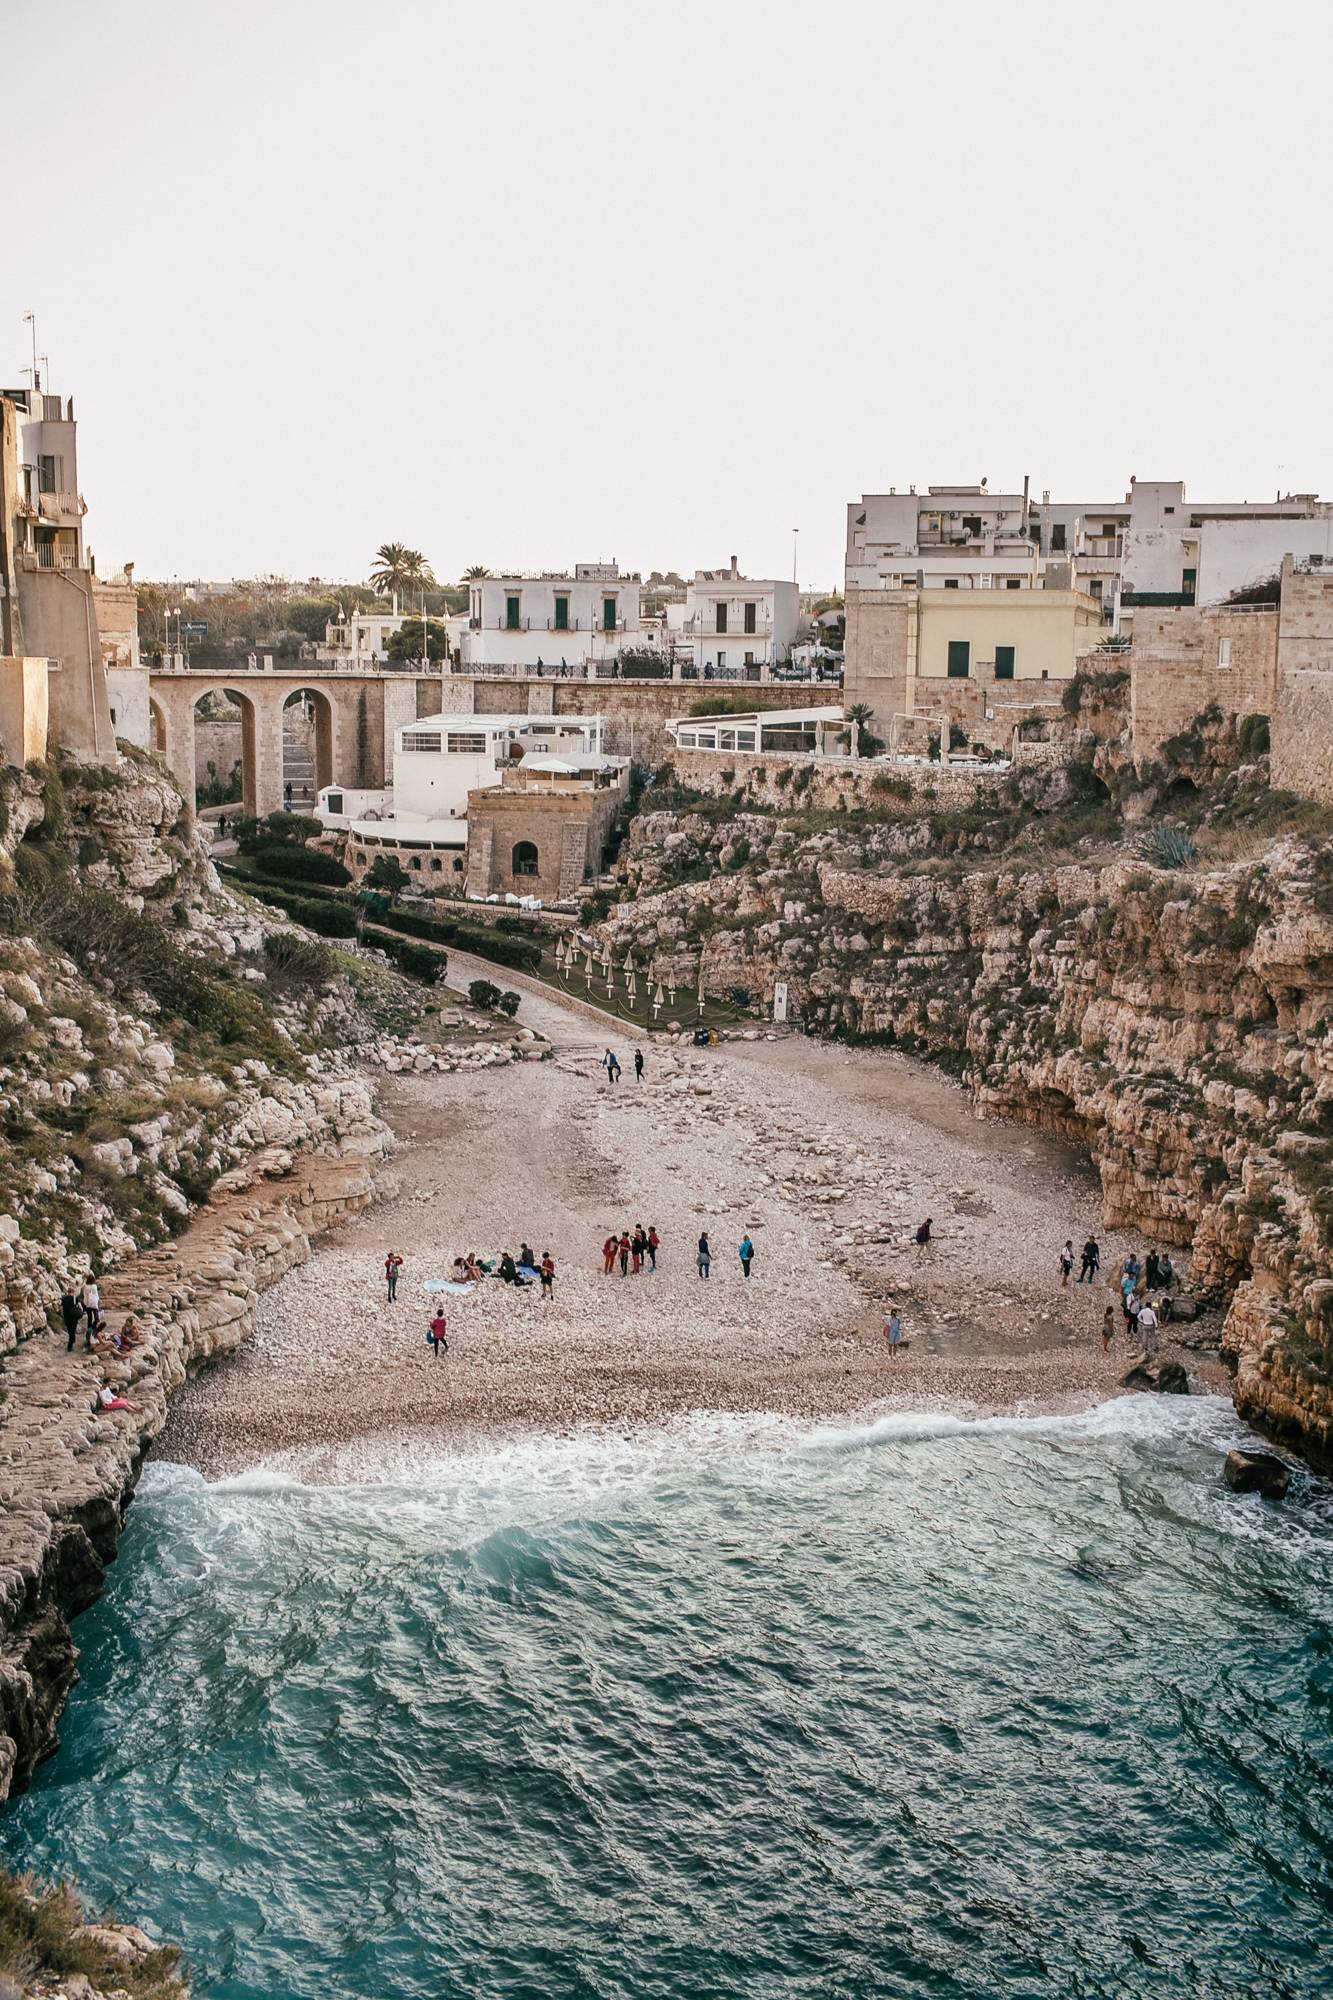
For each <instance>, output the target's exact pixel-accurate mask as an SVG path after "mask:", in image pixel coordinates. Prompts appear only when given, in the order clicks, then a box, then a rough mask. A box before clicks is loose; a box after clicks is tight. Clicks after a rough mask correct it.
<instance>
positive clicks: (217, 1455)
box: [160, 997, 1129, 1472]
mask: <svg viewBox="0 0 1333 2000" xmlns="http://www.w3.org/2000/svg"><path fill="white" fill-rule="evenodd" d="M519 1022H520V1025H529V1026H532V1027H534V1028H535V1029H537V1031H538V1032H539V1033H551V1034H552V1035H553V1036H554V1037H556V1038H558V1041H557V1052H556V1055H555V1057H554V1059H553V1060H549V1061H547V1062H544V1063H515V1064H513V1065H511V1066H507V1067H504V1068H499V1069H493V1070H489V1071H485V1072H483V1073H481V1074H479V1075H477V1076H475V1077H466V1078H465V1077H463V1076H461V1075H453V1076H434V1075H432V1076H420V1075H411V1074H405V1075H400V1076H395V1077H391V1078H387V1079H386V1088H385V1091H384V1097H383V1106H382V1108H383V1110H384V1111H385V1113H386V1115H387V1116H388V1117H389V1119H390V1121H391V1123H392V1124H393V1127H394V1129H395V1131H396V1132H397V1133H398V1135H399V1138H400V1141H401V1146H400V1150H399V1153H398V1155H397V1157H396V1160H395V1171H396V1172H397V1173H398V1175H399V1176H400V1178H401V1182H402V1193H401V1194H400V1196H399V1197H398V1198H397V1199H395V1200H394V1201H392V1202H390V1203H386V1204H382V1205H381V1206H379V1207H378V1208H376V1209H375V1210H373V1211H372V1212H371V1213H370V1214H369V1215H368V1216H366V1217H362V1218H358V1219H357V1220H356V1221H355V1222H353V1223H352V1224H351V1225H349V1226H348V1227H347V1228H346V1229H345V1230H343V1231H342V1232H340V1234H339V1235H338V1237H337V1238H336V1239H335V1240H333V1241H331V1242H330V1244H329V1245H328V1246H326V1247H324V1248H322V1249H321V1250H320V1251H319V1253H318V1255H317V1256H316V1257H315V1258H314V1259H313V1260H312V1262H311V1263H310V1264H308V1265H307V1266H305V1267H304V1268H303V1269H302V1270H300V1271H297V1272H294V1273H292V1274H291V1276H289V1277H288V1278H286V1279H284V1280H283V1281H282V1283H281V1284H280V1285H278V1286H276V1287H275V1288H274V1289H273V1290H272V1291H271V1292H269V1293H268V1294H267V1295H266V1296H265V1297H264V1299H263V1300H262V1302H261V1304H260V1308H259V1315H258V1325H257V1333H256V1338H255V1341H254V1343H253V1345H252V1346H251V1347H250V1348H248V1349H247V1350H245V1351H244V1352H243V1353H242V1354H241V1355H239V1356H238V1357H237V1358H236V1359H235V1360H233V1361H230V1362H227V1363H225V1364H223V1365H222V1366H221V1367H220V1368H218V1369H215V1370H213V1371H211V1372H210V1373H209V1375H208V1376H207V1378H205V1379H201V1380H200V1381H199V1382H198V1383H197V1384H195V1385H192V1386H191V1387H190V1388H189V1389H188V1390H187V1391H185V1392H184V1393H183V1394H182V1396H181V1397H180V1398H179V1399H178V1402H177V1404H176V1406H175V1409H174V1411H173V1415H172V1419H171V1422H170V1425H169V1427H168V1430H167V1432H166V1434H165V1436H164V1438H163V1440H162V1444H161V1447H160V1450H161V1453H162V1455H164V1456H168V1457H174V1458H178V1459H184V1460H186V1461H188V1462H192V1463H195V1464H198V1465H200V1466H201V1467H202V1468H203V1469H204V1470H206V1471H209V1472H220V1471H225V1470H230V1469H235V1468H237V1467H239V1466H242V1465H245V1464H249V1463H253V1462H254V1461H255V1460H257V1459H259V1458H263V1457H269V1456H271V1455H273V1454H275V1453H279V1452H285V1451H292V1452H295V1453H297V1454H299V1456H300V1458H301V1461H302V1463H303V1464H304V1465H305V1466H306V1467H307V1468H308V1469H310V1470H313V1471H315V1472H318V1471H319V1469H320V1468H321V1466H322V1465H324V1464H325V1463H326V1462H327V1461H326V1454H327V1452H328V1451H329V1450H331V1449H333V1448H336V1447H339V1446H342V1445H346V1444H350V1443H352V1442H354V1441H356V1440H359V1439H367V1438H373V1437H376V1436H384V1435H387V1434H392V1433H403V1432H413V1431H421V1430H427V1431H429V1432H431V1433H432V1434H436V1435H438V1434H440V1433H446V1434H455V1435H456V1434H463V1433H473V1432H476V1431H478V1430H482V1429H484V1430H488V1431H493V1430H496V1429H504V1428H510V1427H532V1426H540V1427H542V1428H547V1429H549V1428H562V1427H565V1426H568V1425H572V1424H576V1423H587V1422H593V1423H608V1424H614V1425H617V1426H620V1425H628V1424H636V1423H642V1422H649V1421H658V1420H661V1419H663V1418H666V1417H669V1416H670V1415H672V1414H674V1413H679V1412H684V1411H690V1410H761V1409H762V1410H779V1411H787V1412H791V1413H793V1414H798V1415H802V1416H808V1417H811V1418H819V1417H824V1416H833V1415H838V1414H846V1413H850V1412H853V1411H861V1410H865V1409H866V1408H867V1407H870V1406H885V1405H886V1404H889V1403H897V1404H899V1405H903V1406H910V1407H913V1408H930V1407H948V1408H955V1409H958V1408H961V1409H975V1410H985V1409H993V1408H1011V1407H1022V1406H1028V1407H1035V1406H1042V1407H1048V1406H1051V1405H1053V1404H1054V1405H1062V1404H1070V1405H1073V1404H1079V1403H1084V1402H1087V1401H1089V1400H1092V1399H1093V1398H1095V1397H1097V1396H1098V1395H1102V1394H1106V1393H1108V1392H1110V1390H1111V1389H1112V1388H1113V1386H1114V1385H1115V1383H1116V1382H1117V1381H1118V1378H1119V1376H1120V1374H1121V1373H1123V1371H1124V1369H1125V1367H1126V1365H1127V1357H1128V1350H1127V1348H1126V1345H1125V1342H1124V1338H1123V1335H1121V1336H1120V1337H1118V1339H1117V1341H1116V1345H1115V1348H1114V1349H1113V1352H1112V1355H1111V1357H1110V1359H1109V1360H1106V1359H1103V1357H1102V1355H1101V1351H1100V1345H1101V1344H1100V1339H1099V1338H1098V1330H1099V1328H1100V1325H1101V1319H1102V1312H1103V1309H1104V1307H1105V1305H1106V1304H1107V1302H1108V1300H1109V1299H1110V1297H1111V1293H1110V1291H1109V1290H1108V1289H1107V1287H1106V1286H1105V1285H1103V1286H1101V1287H1098V1288H1096V1289H1094V1288H1091V1287H1082V1288H1079V1287H1077V1286H1074V1287H1071V1288H1070V1289H1069V1290H1068V1291H1062V1290H1061V1289H1060V1287H1059V1280H1058V1274H1057V1268H1056V1266H1057V1257H1058V1252H1059V1247H1060V1244H1061V1243H1062V1242H1063V1241H1064V1239H1065V1237H1066V1236H1072V1237H1073V1238H1074V1240H1075V1243H1076V1245H1077V1244H1080V1243H1081V1242H1082V1239H1083V1236H1084V1235H1085V1234H1086V1233H1087V1232H1088V1230H1089V1229H1096V1228H1097V1223H1098V1216H1099V1202H1098V1198H1097V1189H1096V1183H1095V1180H1094V1177H1093V1176H1092V1175H1091V1173H1090V1172H1089V1170H1088V1169H1087V1168H1086V1167H1085V1166H1084V1165H1083V1164H1081V1163H1080V1162H1078V1161H1077V1160H1076V1159H1075V1158H1074V1157H1073V1156H1072V1155H1071V1154H1070V1153H1069V1152H1068V1151H1067V1150H1066V1149H1065V1148H1063V1147H1061V1146H1059V1145H1057V1144H1055V1143H1054V1142H1051V1141H1048V1140H1046V1139H1044V1138H1042V1137H1041V1136H1039V1135H1034V1134H1032V1133H1030V1132H1027V1131H1025V1130H1023V1129H1022V1128H1016V1127H1013V1126H1008V1125H1002V1124H998V1123H989V1122H987V1123H982V1122H980V1121H978V1120H977V1119H976V1118H975V1117H974V1116H973V1114H972V1112H971V1109H970V1107H969V1105H968V1101H967V1098H966V1095H965V1093H964V1092H963V1091H962V1090H961V1089H959V1088H957V1087H956V1086H954V1085H953V1084H951V1083H950V1082H949V1081H948V1080H947V1079H946V1078H943V1077H941V1076H939V1075H938V1074H936V1073H935V1072H932V1071H929V1070H926V1069H923V1068H921V1067H919V1066H917V1065H914V1064H913V1063H912V1062H911V1061H910V1060H908V1059H907V1058H904V1057H899V1056H894V1055H892V1054H888V1055H885V1054H881V1053H878V1052H876V1053H868V1052H857V1053H852V1054H849V1053H848V1052H846V1051H844V1050H842V1049H838V1048H835V1047H831V1046H829V1045H825V1044H820V1043H813V1042H807V1041H804V1040H802V1039H800V1038H796V1037H793V1038H789V1039H786V1040H782V1041H773V1042H768V1041H763V1040H760V1041H755V1042H743V1041H741V1042H734V1043H727V1044H724V1045H723V1046H722V1047H720V1048H716V1049H711V1050H707V1051H699V1050H694V1049H688V1050H684V1051H680V1052H678V1053H672V1052H671V1051H670V1050H669V1049H668V1048H667V1047H666V1046H665V1045H664V1044H663V1043H661V1042H657V1041H653V1042H650V1043H649V1044H648V1045H647V1047H646V1050H645V1061H646V1075H645V1081H644V1083H643V1084H642V1085H636V1084H635V1082H634V1080H633V1074H632V1070H631V1069H630V1067H629V1061H628V1059H629V1055H630V1050H629V1048H628V1047H623V1048H622V1050H621V1056H622V1061H625V1062H626V1066H627V1067H626V1074H625V1077H624V1078H623V1080H622V1081H621V1082H620V1083H619V1084H618V1085H617V1086H615V1087H614V1088H613V1087H610V1086H608V1084H607V1083H606V1080H605V1077H604V1076H603V1075H602V1073H601V1071H600V1070H599V1069H598V1067H597V1063H598V1058H599V1056H600V1054H601V1050H602V1048H603V1046H604V1045H605V1037H604V1036H603V1035H601V1034H599V1033H598V1031H597V1027H596V1024H595V1023H590V1022H587V1021H585V1020H584V1019H583V1018H582V1017H579V1016H577V1015H573V1014H571V1013H567V1012H566V1011H565V1010H564V1009H562V1008H561V1007H560V1005H559V1003H558V1001H556V1000H554V999H547V998H545V997H525V998H524V1001H523V1004H522V1008H521V1010H520V1014H519ZM613 1039H614V1038H613ZM926 1215H930V1216H931V1217H932V1219H933V1222H934V1230H935V1239H936V1240H935V1243H934V1245H933V1246H932V1248H931V1249H929V1250H928V1251H925V1252H922V1251H920V1250H918V1249H917V1248H916V1246H915V1244H914V1242H913V1241H912V1236H913V1232H914V1230H915V1227H916V1225H917V1223H918V1222H919V1221H921V1220H922V1218H923V1217H924V1216H926ZM640 1222H641V1223H643V1224H644V1225H645V1226H650V1225H651V1226H654V1227H656V1229H657V1230H658V1232H659V1234H660V1236H661V1238H662V1242H663V1250H662V1253H661V1255H660V1257H659V1268H658V1269H657V1271H656V1272H649V1271H645V1272H644V1273H643V1274H641V1275H639V1276H637V1277H636V1276H632V1275H631V1276H629V1277H627V1278H623V1279H622V1278H621V1277H620V1275H619V1273H618V1272H617V1273H616V1274H615V1275H613V1276H612V1277H610V1278H607V1277H604V1276H603V1275H602V1270H601V1245H602V1242H603V1239H604V1237H605V1236H606V1234H607V1232H608V1230H610V1229H611V1228H615V1229H616V1230H619V1229H621V1228H626V1229H629V1230H632V1229H633V1227H634V1225H635V1224H636V1223H640ZM705 1229H706V1230H707V1232H708V1235H709V1237H710V1240H711V1244H712V1248H713V1264H712V1275H711V1277H710V1278H709V1280H708V1281H707V1282H706V1283H705V1282H703V1281H701V1279H700V1278H699V1275H698V1273H697V1270H696V1263H695V1247H696V1241H697V1238H698V1236H699V1234H700V1231H701V1230H705ZM747 1230H748V1231H749V1232H750V1234H751V1236H752V1237H753V1239H754V1241H755V1244H756V1246H757V1252H758V1254H757V1256H756V1259H755V1264H754V1273H753V1276H752V1278H751V1279H750V1280H749V1282H748V1283H747V1281H746V1280H745V1278H744V1277H743V1275H742V1272H741V1268H740V1263H739V1259H738V1257H737V1254H736V1246H737V1244H738V1243H739V1241H740V1239H741V1236H742V1235H743V1233H745V1232H746V1231H747ZM1098 1233H1099V1234H1100V1231H1098ZM524 1240H526V1241H527V1242H528V1243H529V1244H530V1246H531V1247H532V1248H533V1250H534V1251H536V1252H537V1253H538V1255H540V1254H541V1252H542V1251H544V1250H546V1249H548V1248H549V1249H550V1250H551V1251H552V1253H553V1255H554V1257H555V1259H556V1263H557V1271H558V1276H557V1283H556V1291H555V1298H554V1301H553V1302H552V1303H550V1304H545V1303H543V1302H542V1300H541V1298H540V1296H539V1292H538V1289H537V1287H536V1286H535V1285H532V1286H530V1287H528V1288H525V1289H523V1290H521V1291H516V1290H514V1289H513V1288H511V1287H507V1286H504V1285H502V1284H500V1283H499V1282H498V1281H497V1280H490V1281H488V1282H486V1283H485V1284H483V1285H481V1286H478V1287H476V1288H474V1289H473V1290H472V1291H471V1292H469V1293H468V1294H466V1295H461V1296H456V1297H455V1296H449V1297H447V1298H446V1301H445V1303H446V1309H447V1311H448V1316H449V1321H450V1351H449V1353H448V1355H447V1356H443V1357H441V1358H439V1359H438V1360H436V1359H434V1358H433V1357H432V1354H431V1352H430V1350H429V1349H428V1348H427V1346H426V1343H425V1338H424V1333H425V1326H426V1321H427V1318H428V1316H429V1306H428V1295H427V1293H426V1292H425V1290H424V1285H425V1281H426V1280H427V1279H430V1278H445V1277H448V1276H450V1275H451V1267H452V1261H453V1258H454V1257H455V1256H456V1255H459V1254H460V1253H462V1252H465V1251H469V1250H475V1251H477V1252H479V1253H480V1254H482V1255H483V1256H491V1255H495V1254H497V1253H498V1252H499V1251H501V1250H504V1249H509V1250H511V1251H513V1252H514V1253H515V1254H517V1253H518V1250H519V1246H520V1243H521V1242H522V1241H524ZM1101 1240H1102V1243H1103V1247H1104V1252H1105V1256H1106V1262H1107V1265H1108V1268H1109V1267H1110V1266H1111V1265H1112V1264H1113V1263H1114V1262H1116V1261H1118V1258H1119V1256H1120V1254H1121V1253H1122V1251H1123V1250H1124V1249H1125V1248H1128V1247H1129V1245H1128V1242H1127V1241H1124V1240H1122V1239H1120V1238H1118V1237H1114V1236H1106V1235H1102V1237H1101ZM391 1247H392V1248H395V1249H397V1250H399V1251H400V1252H401V1253H402V1255H403V1256H404V1257H405V1259H406V1264H405V1267H404V1272H403V1276H402V1279H401V1282H400V1287H399V1296H398V1300H397V1302H396V1303H395V1304H394V1305H392V1306H390V1305H388V1304H387V1302H386V1300H385V1296H384V1284H383V1280H382V1277H381V1269H382V1264H383V1258H384V1254H385V1251H386V1249H388V1248H391ZM890 1298H891V1299H893V1300H895V1301H896V1302H897V1303H898V1304H899V1305H900V1306H901V1307H902V1309H903V1311H904V1314H905V1318H906V1322H907V1329H908V1335H909V1339H910V1346H909V1348H908V1350H907V1351H906V1352H905V1353H904V1354H903V1355H902V1356H901V1357H900V1358H899V1359H898V1360H897V1361H896V1362H890V1361H889V1360H888V1357H887V1355H886V1353H885V1349H884V1344H883V1340H882V1338H881V1327H882V1317H883V1315H882V1307H883V1304H884V1302H885V1301H886V1300H888V1299H890Z"/></svg>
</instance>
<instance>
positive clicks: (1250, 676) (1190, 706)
mask: <svg viewBox="0 0 1333 2000" xmlns="http://www.w3.org/2000/svg"><path fill="white" fill-rule="evenodd" d="M1277 632H1278V609H1277V606H1276V605H1272V604H1231V605H1227V604H1218V605H1207V606H1205V607H1203V608H1202V609H1200V608H1199V607H1198V606H1195V605H1176V606H1171V607H1169V608H1158V607H1155V606H1145V607H1144V608H1143V609H1142V610H1140V611H1138V612H1137V613H1136V614H1135V619H1134V644H1133V647H1132V648H1131V650H1130V652H1129V653H1128V654H1127V655H1126V656H1125V657H1126V663H1127V664H1128V666H1129V669H1130V718H1131V722H1132V725H1133V732H1134V757H1135V761H1136V762H1137V763H1145V762H1147V761H1149V760H1150V759H1152V758H1154V757H1156V756H1157V755H1158V753H1159V752H1160V750H1161V747H1162V745H1163V743H1165V742H1166V740H1167V738H1168V737H1171V736H1176V735H1179V733H1180V732H1181V731H1182V730H1184V729H1187V728H1188V727H1189V725H1190V723H1191V722H1192V721H1193V720H1194V718H1195V716H1197V715H1202V714H1203V713H1204V712H1205V710H1207V709H1210V708H1214V707H1216V708H1220V709H1221V710H1222V713H1223V714H1224V715H1236V716H1243V715H1267V716H1270V717H1271V715H1272V713H1273V705H1274V700H1275V697H1276V686H1277Z"/></svg>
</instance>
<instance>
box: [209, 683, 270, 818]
mask: <svg viewBox="0 0 1333 2000" xmlns="http://www.w3.org/2000/svg"><path fill="white" fill-rule="evenodd" d="M257 798H258V793H257V789H256V785H255V710H254V703H253V702H252V701H251V700H250V699H249V697H248V696H246V695H243V694H241V693H239V692H238V691H237V690H236V689H235V688H210V689H209V690H208V692H207V693H206V694H201V695H200V696H198V698H197V699H196V701H195V703H194V799H195V808H196V810H198V809H199V808H201V807H208V806H228V805H239V806H241V807H242V809H243V810H244V811H245V812H247V813H253V812H256V811H257V810H258V806H257Z"/></svg>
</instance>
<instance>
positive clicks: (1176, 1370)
mask: <svg viewBox="0 0 1333 2000" xmlns="http://www.w3.org/2000/svg"><path fill="white" fill-rule="evenodd" d="M1120 1386H1121V1388H1122V1389H1151V1390H1152V1391H1153V1393H1154V1394H1155V1395H1158V1396H1188V1394H1189V1392H1190V1378H1189V1376H1188V1375H1187V1374H1186V1373H1185V1370H1184V1368H1183V1367H1182V1366H1181V1364H1180V1362H1179V1361H1155V1360H1153V1361H1150V1360H1147V1359H1146V1358H1145V1359H1144V1360H1142V1361H1139V1362H1136V1363H1135V1365H1134V1366H1133V1367H1132V1368H1131V1369H1130V1371H1129V1373H1128V1375H1122V1376H1121V1378H1120Z"/></svg>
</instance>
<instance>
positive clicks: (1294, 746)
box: [1272, 671, 1333, 806]
mask: <svg viewBox="0 0 1333 2000" xmlns="http://www.w3.org/2000/svg"><path fill="white" fill-rule="evenodd" d="M1272 771H1273V783H1274V784H1275V785H1278V786H1281V787H1282V789H1283V790H1285V791H1289V792H1299V793H1300V794H1301V796H1302V797H1303V798H1307V799H1314V800H1316V801H1317V802H1318V803H1319V804H1320V805H1325V806H1333V672H1325V673H1315V672H1306V673H1302V672H1285V671H1284V673H1283V675H1282V679H1281V682H1280V684H1279V686H1278V694H1277V712H1276V714H1275V715H1274V717H1273V728H1272Z"/></svg>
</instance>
